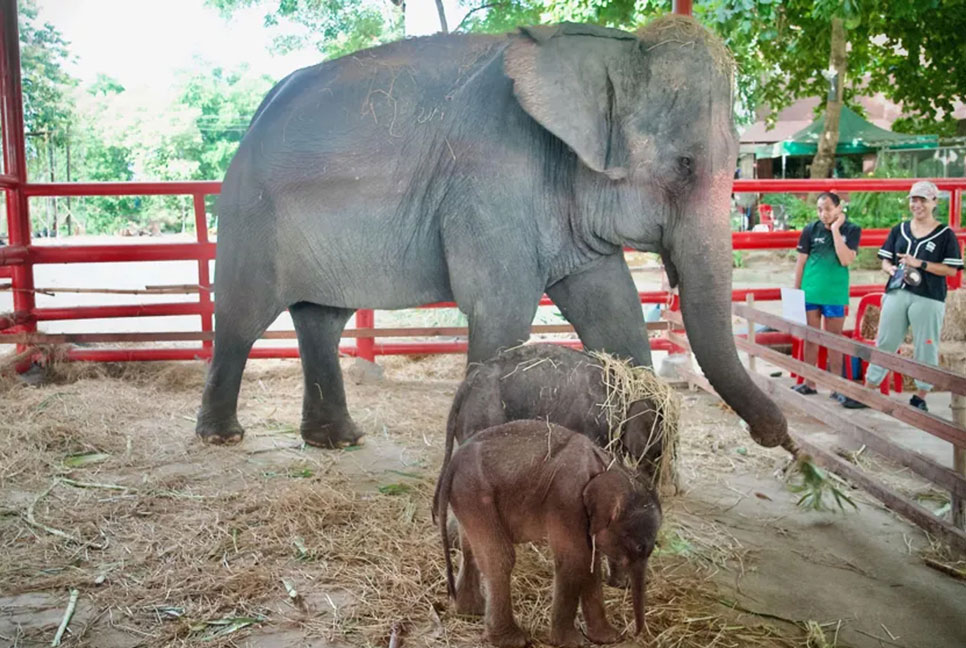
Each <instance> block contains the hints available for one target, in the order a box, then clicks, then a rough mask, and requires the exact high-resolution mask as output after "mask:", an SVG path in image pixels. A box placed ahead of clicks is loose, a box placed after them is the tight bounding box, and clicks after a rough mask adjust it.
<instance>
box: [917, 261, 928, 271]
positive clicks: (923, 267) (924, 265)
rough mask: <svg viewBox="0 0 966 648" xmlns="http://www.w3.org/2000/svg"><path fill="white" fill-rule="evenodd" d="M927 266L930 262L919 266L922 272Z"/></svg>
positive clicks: (924, 262)
mask: <svg viewBox="0 0 966 648" xmlns="http://www.w3.org/2000/svg"><path fill="white" fill-rule="evenodd" d="M926 265H928V261H923V262H922V263H920V264H919V269H920V270H925V269H926Z"/></svg>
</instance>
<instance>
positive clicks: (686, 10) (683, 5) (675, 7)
mask: <svg viewBox="0 0 966 648" xmlns="http://www.w3.org/2000/svg"><path fill="white" fill-rule="evenodd" d="M691 5H692V2H691V0H672V2H671V13H676V14H681V15H682V16H690V15H691Z"/></svg>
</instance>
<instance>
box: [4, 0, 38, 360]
mask: <svg viewBox="0 0 966 648" xmlns="http://www.w3.org/2000/svg"><path fill="white" fill-rule="evenodd" d="M0 22H2V25H0V124H2V128H3V167H4V172H5V173H6V174H7V175H10V176H13V177H14V178H15V179H16V185H15V186H14V187H12V188H9V189H7V190H6V191H7V231H8V232H9V234H10V241H9V244H10V246H11V247H13V246H24V247H26V248H27V258H26V259H24V261H23V263H20V264H17V265H15V266H13V269H12V271H11V279H12V284H13V285H12V288H13V310H14V312H15V313H16V314H18V315H20V316H27V317H29V318H30V319H28V320H26V321H24V322H23V323H22V324H21V325H19V326H18V327H16V328H15V329H14V330H15V331H18V332H32V331H36V330H37V323H36V321H34V320H33V319H32V316H31V313H32V312H33V309H34V306H35V305H36V301H35V299H34V269H33V265H32V264H31V261H30V211H29V209H28V205H27V197H26V195H25V194H24V191H23V188H24V185H25V184H27V163H26V159H27V156H26V151H25V148H24V126H23V94H22V90H21V84H20V30H19V28H18V26H17V0H0ZM17 347H18V350H23V345H17Z"/></svg>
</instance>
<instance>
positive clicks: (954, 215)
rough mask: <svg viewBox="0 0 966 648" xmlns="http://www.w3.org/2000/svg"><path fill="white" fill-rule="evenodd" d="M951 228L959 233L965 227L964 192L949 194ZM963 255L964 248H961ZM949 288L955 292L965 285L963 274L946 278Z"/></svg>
mask: <svg viewBox="0 0 966 648" xmlns="http://www.w3.org/2000/svg"><path fill="white" fill-rule="evenodd" d="M949 226H950V227H951V228H953V231H957V230H959V229H961V228H962V226H963V190H962V189H953V190H952V191H950V192H949ZM960 253H962V247H960ZM946 284H947V286H948V287H949V288H950V289H952V290H955V289H957V288H960V287H961V286H962V285H963V273H962V271H960V272H957V273H956V274H955V275H953V276H952V277H947V278H946Z"/></svg>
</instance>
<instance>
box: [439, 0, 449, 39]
mask: <svg viewBox="0 0 966 648" xmlns="http://www.w3.org/2000/svg"><path fill="white" fill-rule="evenodd" d="M436 13H438V14H439V28H440V31H441V32H443V33H444V34H448V33H449V27H447V26H446V11H445V10H444V9H443V0H436Z"/></svg>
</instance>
